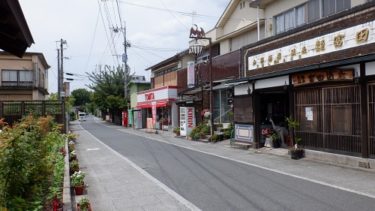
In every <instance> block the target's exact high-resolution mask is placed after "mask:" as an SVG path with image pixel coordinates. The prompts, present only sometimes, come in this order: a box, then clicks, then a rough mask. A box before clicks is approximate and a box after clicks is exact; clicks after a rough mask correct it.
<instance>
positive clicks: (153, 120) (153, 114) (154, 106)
mask: <svg viewBox="0 0 375 211" xmlns="http://www.w3.org/2000/svg"><path fill="white" fill-rule="evenodd" d="M151 110H152V125H153V126H154V127H155V123H156V102H152V108H151Z"/></svg>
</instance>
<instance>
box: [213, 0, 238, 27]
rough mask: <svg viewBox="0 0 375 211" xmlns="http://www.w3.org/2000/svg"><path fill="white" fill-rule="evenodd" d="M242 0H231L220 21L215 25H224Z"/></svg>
mask: <svg viewBox="0 0 375 211" xmlns="http://www.w3.org/2000/svg"><path fill="white" fill-rule="evenodd" d="M240 1H241V0H231V1H230V2H229V3H228V5H227V7H226V8H225V10H224V12H223V14H221V16H220V18H219V20H218V22H217V23H216V26H215V27H216V28H219V27H223V26H224V25H225V23H226V22H227V21H228V19H229V18H230V16H231V15H232V14H233V12H234V10H236V7H237V5H238V3H239V2H240Z"/></svg>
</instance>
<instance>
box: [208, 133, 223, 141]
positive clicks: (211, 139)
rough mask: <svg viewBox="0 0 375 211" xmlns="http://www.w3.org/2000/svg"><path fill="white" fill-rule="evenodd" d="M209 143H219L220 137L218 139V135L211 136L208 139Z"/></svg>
mask: <svg viewBox="0 0 375 211" xmlns="http://www.w3.org/2000/svg"><path fill="white" fill-rule="evenodd" d="M210 141H212V142H214V143H216V142H218V141H221V137H220V136H219V135H217V134H213V135H212V136H211V138H210Z"/></svg>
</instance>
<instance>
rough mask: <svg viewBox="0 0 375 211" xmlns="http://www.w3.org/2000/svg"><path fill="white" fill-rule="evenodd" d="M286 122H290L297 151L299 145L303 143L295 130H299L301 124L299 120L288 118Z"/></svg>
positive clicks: (289, 125)
mask: <svg viewBox="0 0 375 211" xmlns="http://www.w3.org/2000/svg"><path fill="white" fill-rule="evenodd" d="M286 121H287V122H288V127H289V128H290V129H291V130H292V134H293V140H294V143H295V146H294V148H295V149H297V148H299V145H300V143H301V142H302V138H300V137H297V136H296V131H295V129H297V128H299V126H300V124H299V122H298V121H297V120H295V119H292V118H291V117H287V118H286Z"/></svg>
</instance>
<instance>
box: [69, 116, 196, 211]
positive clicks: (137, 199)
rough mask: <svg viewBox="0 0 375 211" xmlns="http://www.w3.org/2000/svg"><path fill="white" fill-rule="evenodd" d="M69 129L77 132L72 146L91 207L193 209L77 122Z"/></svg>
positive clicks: (188, 203) (189, 204)
mask: <svg viewBox="0 0 375 211" xmlns="http://www.w3.org/2000/svg"><path fill="white" fill-rule="evenodd" d="M71 129H72V131H73V132H74V133H76V134H78V139H77V144H76V150H77V154H78V159H79V163H80V167H81V170H82V171H84V172H85V173H86V178H85V184H86V185H87V186H88V187H87V188H86V189H87V195H88V198H89V199H90V201H91V205H92V208H93V210H95V211H101V210H103V211H110V210H161V211H163V210H197V208H196V207H195V206H194V205H192V204H191V203H190V202H188V201H186V200H185V199H183V198H182V197H181V196H179V195H178V194H176V193H175V192H173V191H172V190H170V189H169V188H168V187H166V186H165V185H163V184H161V183H160V182H158V181H155V179H154V178H153V177H151V176H150V175H149V174H148V173H146V172H145V171H144V170H142V169H139V167H137V166H136V165H135V164H133V163H132V162H131V161H130V160H128V159H127V158H125V157H123V156H121V155H120V154H118V153H117V152H115V151H113V150H111V149H110V148H108V147H106V146H105V145H103V144H102V143H101V142H100V141H98V140H97V139H96V138H95V137H93V136H92V135H91V134H89V133H88V132H87V131H85V130H83V129H82V127H81V126H80V125H78V124H74V123H73V125H72V126H71Z"/></svg>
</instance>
